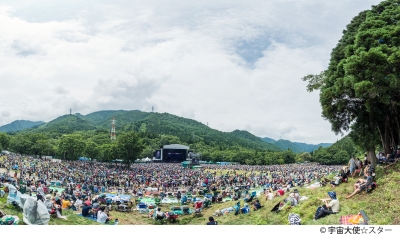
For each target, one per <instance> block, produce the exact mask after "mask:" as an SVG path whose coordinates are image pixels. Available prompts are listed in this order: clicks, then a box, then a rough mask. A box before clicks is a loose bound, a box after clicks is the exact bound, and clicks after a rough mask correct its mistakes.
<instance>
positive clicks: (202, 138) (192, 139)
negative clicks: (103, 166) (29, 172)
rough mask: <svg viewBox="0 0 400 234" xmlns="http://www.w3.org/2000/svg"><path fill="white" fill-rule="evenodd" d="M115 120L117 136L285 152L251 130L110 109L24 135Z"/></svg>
mask: <svg viewBox="0 0 400 234" xmlns="http://www.w3.org/2000/svg"><path fill="white" fill-rule="evenodd" d="M113 117H114V118H115V120H116V126H115V128H116V132H117V136H118V133H119V132H124V131H127V130H131V129H133V130H135V131H137V132H144V133H146V134H153V135H166V136H167V135H168V136H171V137H172V136H173V137H177V139H179V141H180V142H182V143H186V144H198V145H199V144H200V145H202V144H204V145H208V146H211V147H219V148H220V149H227V148H229V147H235V146H237V147H239V148H247V149H253V150H260V151H265V150H266V151H271V152H272V151H281V150H280V148H278V147H277V146H275V145H273V144H270V143H267V142H264V141H262V140H261V139H259V138H258V137H256V136H254V135H252V134H251V133H249V132H247V131H240V130H235V131H233V132H221V131H218V130H215V129H212V128H210V127H208V126H207V125H204V124H202V123H200V122H198V121H195V120H192V119H187V118H182V117H179V116H175V115H172V114H168V113H151V112H150V113H149V112H142V111H138V110H133V111H124V110H117V111H112V110H109V111H98V112H93V113H90V114H88V115H81V114H79V113H77V114H74V115H64V116H61V117H58V118H57V119H54V120H52V121H50V122H48V123H46V124H43V125H41V126H38V127H35V128H31V129H27V130H25V131H24V132H32V133H35V132H37V133H45V132H48V133H51V135H53V136H55V135H58V136H60V135H62V134H69V133H73V132H77V131H88V130H99V131H110V129H111V120H112V118H113Z"/></svg>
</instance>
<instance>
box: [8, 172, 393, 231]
mask: <svg viewBox="0 0 400 234" xmlns="http://www.w3.org/2000/svg"><path fill="white" fill-rule="evenodd" d="M399 172H400V164H399V165H396V166H395V167H392V168H390V169H389V170H388V171H387V173H386V174H385V175H384V174H383V171H382V168H378V170H377V178H378V179H377V183H378V188H377V189H376V190H375V191H373V192H372V193H371V194H366V193H365V192H362V193H361V194H357V195H355V196H354V197H353V198H352V199H345V197H346V195H347V194H350V193H351V192H352V191H353V188H352V187H353V184H354V182H355V180H356V179H350V181H349V182H348V183H347V184H341V185H340V186H339V187H337V188H334V189H332V188H331V187H322V188H316V189H306V188H300V189H299V192H300V194H301V195H302V196H307V197H308V198H309V199H308V200H306V201H302V202H301V203H300V204H299V205H298V206H297V207H294V208H291V209H288V210H284V211H282V212H281V213H279V214H276V213H271V212H270V210H271V209H272V207H273V206H274V205H275V204H276V203H278V202H279V201H281V200H282V199H283V198H281V199H275V200H273V201H265V199H264V198H263V197H260V201H261V204H262V205H263V206H264V207H263V208H262V209H261V210H259V211H251V212H250V213H249V214H246V215H238V216H235V215H233V214H229V215H225V216H222V217H217V218H216V220H217V221H218V222H219V224H220V225H257V224H264V225H265V224H271V225H276V224H278V225H287V224H288V221H287V217H288V214H289V213H297V214H299V215H300V217H301V219H302V223H303V224H306V225H328V224H330V225H338V224H339V219H340V216H342V215H348V214H357V213H358V212H359V211H360V210H364V211H365V212H366V214H367V215H368V216H369V218H370V219H371V221H370V224H376V225H385V224H386V225H390V224H395V225H396V224H400V219H399V218H398V210H399V205H398V203H399V195H400V193H399V182H400V173H399ZM332 190H334V191H336V193H337V195H338V199H339V201H340V207H341V211H340V213H339V214H336V215H329V216H328V217H325V218H322V219H320V220H317V221H313V218H314V213H315V210H316V208H317V207H318V206H319V205H321V204H322V202H321V201H319V200H317V197H320V198H324V197H327V191H332ZM285 197H286V196H285ZM234 204H235V202H226V203H222V204H214V205H213V207H211V208H208V209H205V210H203V217H199V218H195V217H194V216H193V215H190V216H189V215H187V216H180V217H179V222H178V223H176V224H190V225H204V224H205V223H206V221H207V219H208V217H209V216H211V215H212V214H213V213H214V211H215V210H217V209H223V208H226V207H229V206H233V205H234ZM241 204H242V205H243V200H242V201H241ZM170 206H171V205H163V206H162V209H163V210H164V211H167V210H169V207H170ZM0 209H2V210H4V211H5V212H6V213H7V214H13V215H15V214H18V212H17V211H16V210H14V208H12V207H11V206H6V205H5V199H4V198H0ZM65 215H66V216H67V217H68V219H69V220H68V221H64V220H58V219H54V218H52V219H51V221H50V224H66V225H70V224H96V223H95V222H92V221H90V220H87V219H84V218H81V217H78V216H77V215H75V214H74V213H73V212H72V211H66V213H65ZM111 215H112V217H113V218H118V219H119V220H120V223H121V224H139V225H145V224H154V222H153V221H152V220H150V219H148V218H147V217H146V215H142V214H139V213H138V212H133V213H119V212H112V213H111ZM19 217H20V218H22V216H21V214H19Z"/></svg>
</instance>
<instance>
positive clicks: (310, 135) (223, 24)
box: [0, 0, 379, 143]
mask: <svg viewBox="0 0 400 234" xmlns="http://www.w3.org/2000/svg"><path fill="white" fill-rule="evenodd" d="M378 2H379V1H378V0H368V1H365V0H363V1H362V0H357V1H349V0H342V1H335V2H329V1H319V0H308V1H305V0H304V1H303V0H300V1H299V0H296V1H295V0H282V1H261V0H260V1H251V2H248V1H211V0H210V1H201V2H190V1H189V2H188V1H178V0H176V1H125V0H118V1H106V0H101V1H94V0H88V1H85V2H84V3H82V2H81V1H77V0H71V1H68V2H62V3H61V2H60V3H57V4H54V2H53V1H50V0H41V1H38V2H35V3H33V2H27V1H17V0H16V1H7V2H5V3H3V5H2V6H0V28H1V29H2V32H1V34H0V43H1V45H2V46H1V47H0V64H1V66H0V79H1V80H0V81H1V84H2V87H7V88H6V89H3V90H2V94H3V95H2V96H3V97H10V98H7V101H6V102H4V101H3V102H2V103H1V104H0V111H1V113H2V114H1V118H0V125H3V124H6V123H9V122H11V121H13V120H16V119H30V120H44V121H49V120H51V119H53V118H55V117H58V116H59V115H62V114H65V113H68V112H69V108H72V109H73V111H74V112H80V113H82V114H87V113H90V112H93V111H98V110H103V109H138V110H142V111H151V107H152V106H154V107H155V110H156V111H157V112H168V113H172V114H176V115H179V116H183V117H187V118H194V119H196V120H198V121H200V122H202V123H207V122H209V126H210V127H212V128H216V129H218V130H222V131H232V130H234V129H237V128H242V129H246V130H248V131H250V132H252V133H253V134H256V135H258V136H268V137H271V138H274V139H279V137H280V136H282V138H285V139H288V140H292V141H307V142H309V143H319V142H334V141H336V139H337V136H335V135H334V134H333V133H332V132H331V130H330V129H331V128H330V124H329V123H328V122H327V121H325V120H323V119H322V117H321V107H320V105H319V101H318V99H319V98H318V94H317V93H311V94H310V93H307V92H306V90H305V86H306V84H305V83H304V82H302V81H301V77H303V76H305V75H307V74H310V73H319V72H320V71H321V70H323V69H324V68H325V67H326V66H327V64H328V62H329V54H330V51H331V49H332V48H333V47H334V46H335V45H336V43H337V41H338V40H339V39H340V37H341V32H342V30H343V29H344V28H345V25H346V24H348V23H349V22H350V20H351V19H352V18H353V17H354V16H355V15H356V14H358V13H359V12H360V11H362V10H365V9H368V8H370V6H371V5H372V4H377V3H378ZM45 6H46V7H45ZM3 113H10V114H9V115H7V114H3Z"/></svg>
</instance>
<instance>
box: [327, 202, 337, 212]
mask: <svg viewBox="0 0 400 234" xmlns="http://www.w3.org/2000/svg"><path fill="white" fill-rule="evenodd" d="M328 205H329V206H330V207H331V208H332V211H333V212H335V213H337V212H339V200H337V199H336V200H332V201H331V202H329V204H328Z"/></svg>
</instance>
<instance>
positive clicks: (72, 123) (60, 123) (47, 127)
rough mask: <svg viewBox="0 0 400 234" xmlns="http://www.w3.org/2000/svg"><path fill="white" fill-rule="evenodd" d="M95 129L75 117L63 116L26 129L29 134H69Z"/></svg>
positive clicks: (78, 116) (88, 123) (78, 117)
mask: <svg viewBox="0 0 400 234" xmlns="http://www.w3.org/2000/svg"><path fill="white" fill-rule="evenodd" d="M95 129H96V127H95V126H94V125H93V124H92V123H90V122H88V121H87V120H85V119H82V118H81V117H80V115H79V114H77V115H63V116H60V117H58V118H56V119H54V120H52V121H50V122H48V123H46V124H43V125H40V126H38V127H36V128H32V129H28V130H27V131H31V132H51V133H58V134H69V133H73V132H76V131H87V130H95Z"/></svg>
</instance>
